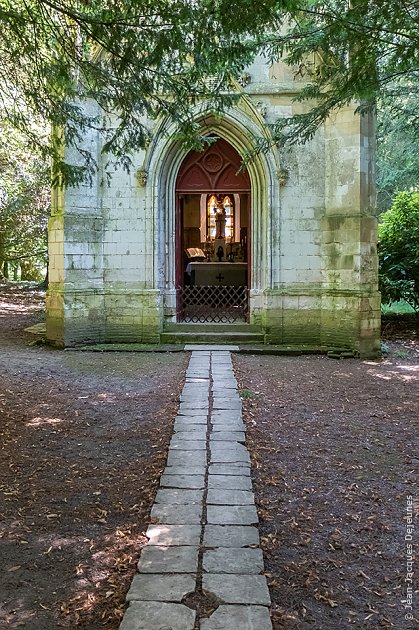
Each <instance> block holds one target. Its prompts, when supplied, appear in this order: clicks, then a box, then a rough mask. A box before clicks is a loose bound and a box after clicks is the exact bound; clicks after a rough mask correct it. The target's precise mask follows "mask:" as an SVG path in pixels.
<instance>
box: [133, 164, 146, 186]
mask: <svg viewBox="0 0 419 630" xmlns="http://www.w3.org/2000/svg"><path fill="white" fill-rule="evenodd" d="M147 175H148V173H147V171H146V170H145V168H139V169H138V171H137V173H136V177H137V182H138V184H139V185H140V186H141V188H144V187H145V186H146V184H147Z"/></svg>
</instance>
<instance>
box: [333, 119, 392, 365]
mask: <svg viewBox="0 0 419 630" xmlns="http://www.w3.org/2000/svg"><path fill="white" fill-rule="evenodd" d="M354 109H355V108H354V107H347V108H345V109H342V110H340V111H339V112H338V113H337V114H335V115H334V116H332V117H331V118H330V119H329V120H328V121H327V122H326V124H325V214H324V217H323V222H322V223H323V224H322V232H323V241H322V258H323V269H324V281H323V296H322V321H321V342H322V344H324V345H327V346H329V347H330V346H338V347H342V346H343V347H350V348H353V349H355V350H357V351H358V352H359V354H360V356H362V357H368V356H376V355H377V354H378V352H379V348H380V294H379V293H378V271H377V270H378V264H377V235H376V232H377V231H376V218H375V181H374V176H375V118H374V116H373V115H372V114H370V115H364V116H359V115H358V114H355V112H354Z"/></svg>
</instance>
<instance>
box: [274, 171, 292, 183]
mask: <svg viewBox="0 0 419 630" xmlns="http://www.w3.org/2000/svg"><path fill="white" fill-rule="evenodd" d="M277 176H278V181H279V185H280V186H285V184H286V183H287V181H288V180H289V178H290V173H289V170H288V169H287V168H280V169H279V171H278V172H277Z"/></svg>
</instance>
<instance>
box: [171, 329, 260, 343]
mask: <svg viewBox="0 0 419 630" xmlns="http://www.w3.org/2000/svg"><path fill="white" fill-rule="evenodd" d="M160 343H171V344H172V343H183V344H217V345H241V344H247V343H253V344H263V343H264V335H263V334H262V333H251V332H221V333H215V332H202V331H200V332H164V333H161V334H160Z"/></svg>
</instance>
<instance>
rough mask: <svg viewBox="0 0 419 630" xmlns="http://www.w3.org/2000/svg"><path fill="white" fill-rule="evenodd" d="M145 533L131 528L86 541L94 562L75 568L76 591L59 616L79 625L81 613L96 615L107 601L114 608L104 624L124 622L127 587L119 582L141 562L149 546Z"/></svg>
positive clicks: (81, 564) (85, 562) (84, 563)
mask: <svg viewBox="0 0 419 630" xmlns="http://www.w3.org/2000/svg"><path fill="white" fill-rule="evenodd" d="M147 542H148V541H147V537H146V536H145V535H144V533H143V532H138V533H134V532H133V531H132V529H131V527H126V528H121V527H119V528H117V529H115V530H114V531H112V533H107V534H104V535H102V536H101V537H100V538H98V539H96V540H88V539H84V540H83V543H88V544H89V550H90V552H91V560H90V561H84V562H80V563H79V564H77V566H76V567H75V576H76V577H75V588H74V591H73V594H72V596H71V597H70V599H69V600H68V601H66V602H61V603H60V612H61V613H62V614H64V615H66V616H67V615H71V618H72V619H74V620H75V621H76V623H77V621H78V620H79V617H80V613H83V614H84V615H88V614H89V613H93V614H95V613H94V610H95V608H96V607H97V606H98V605H99V604H102V605H103V595H104V597H105V600H109V601H110V602H111V601H114V602H115V604H114V606H113V607H112V606H111V607H110V608H109V609H107V610H105V611H104V612H103V614H102V615H101V619H102V620H105V618H106V620H109V614H111V616H112V618H114V619H115V618H116V619H122V616H123V613H124V608H125V604H124V601H125V597H124V596H125V590H124V589H125V588H126V587H125V586H124V583H123V580H121V579H120V576H121V575H122V574H125V573H126V572H127V571H129V570H130V569H131V568H132V565H133V564H134V563H136V562H137V561H138V559H139V556H140V552H141V549H142V548H143V547H144V546H145V545H146V544H147Z"/></svg>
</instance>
